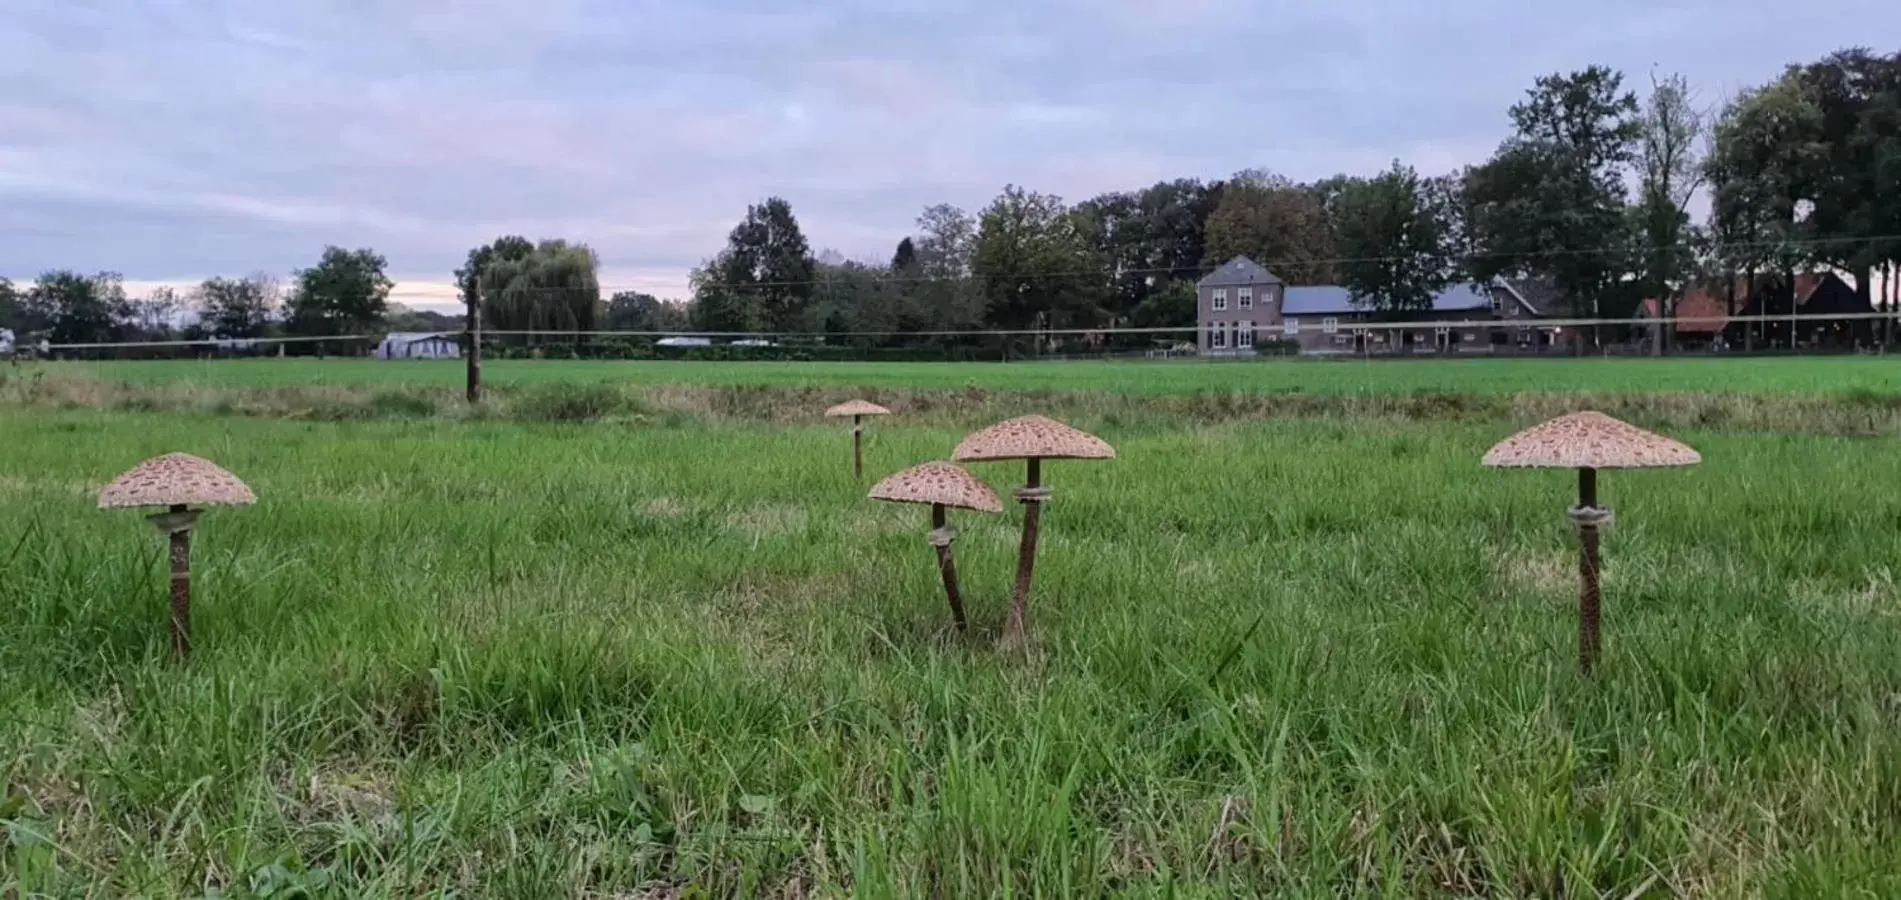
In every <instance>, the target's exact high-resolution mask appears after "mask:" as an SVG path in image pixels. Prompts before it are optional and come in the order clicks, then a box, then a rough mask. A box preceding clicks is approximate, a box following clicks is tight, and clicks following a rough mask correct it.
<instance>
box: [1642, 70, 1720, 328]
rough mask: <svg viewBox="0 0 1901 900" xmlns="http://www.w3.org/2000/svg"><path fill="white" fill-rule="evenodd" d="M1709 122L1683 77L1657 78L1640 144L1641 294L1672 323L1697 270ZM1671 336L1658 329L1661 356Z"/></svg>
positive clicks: (1644, 110)
mask: <svg viewBox="0 0 1901 900" xmlns="http://www.w3.org/2000/svg"><path fill="white" fill-rule="evenodd" d="M1704 119H1705V116H1704V114H1703V111H1702V110H1701V109H1699V108H1698V107H1697V105H1696V100H1695V97H1694V95H1693V94H1692V93H1691V91H1690V86H1689V82H1687V81H1685V80H1684V78H1683V76H1681V75H1672V76H1669V77H1668V78H1664V79H1662V80H1657V79H1656V78H1655V77H1654V76H1653V77H1652V79H1651V88H1650V97H1649V99H1648V100H1647V101H1646V102H1645V103H1644V108H1643V113H1642V116H1641V118H1640V119H1639V124H1640V126H1641V131H1640V134H1639V137H1638V142H1637V143H1638V173H1637V174H1638V186H1637V210H1636V216H1637V228H1636V232H1637V234H1638V235H1639V239H1640V243H1641V248H1640V254H1641V258H1640V259H1639V267H1640V268H1639V269H1638V273H1637V275H1638V282H1639V285H1640V288H1641V293H1643V295H1644V296H1646V297H1651V298H1655V299H1656V300H1657V302H1658V310H1657V314H1658V315H1659V316H1661V317H1663V318H1666V319H1667V318H1670V317H1672V316H1673V315H1674V313H1675V310H1676V298H1677V296H1678V295H1679V294H1681V293H1682V291H1683V288H1684V286H1685V283H1686V281H1687V280H1688V279H1689V277H1690V276H1691V274H1692V272H1693V271H1694V270H1695V268H1696V262H1697V260H1696V253H1695V249H1694V248H1693V247H1692V246H1690V243H1691V242H1690V240H1689V239H1690V237H1691V234H1690V232H1689V228H1690V214H1689V206H1690V199H1691V198H1692V197H1694V196H1696V192H1697V188H1698V187H1699V186H1701V185H1702V183H1703V176H1704V168H1703V160H1702V155H1701V152H1700V148H1701V147H1702V145H1703V144H1704V143H1706V136H1707V132H1708V129H1707V127H1706V122H1705V121H1704ZM1666 333H1667V330H1666V329H1658V333H1657V337H1658V339H1657V341H1656V343H1655V344H1654V345H1653V349H1654V350H1655V352H1657V353H1662V352H1663V344H1664V340H1663V338H1664V335H1665V334H1666Z"/></svg>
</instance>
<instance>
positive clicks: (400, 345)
mask: <svg viewBox="0 0 1901 900" xmlns="http://www.w3.org/2000/svg"><path fill="white" fill-rule="evenodd" d="M461 356H462V345H461V344H459V343H457V342H456V339H455V337H454V336H453V335H450V334H446V333H443V332H417V331H392V332H390V333H389V334H386V335H384V336H383V342H382V343H381V344H378V345H376V358H377V359H459V358H461Z"/></svg>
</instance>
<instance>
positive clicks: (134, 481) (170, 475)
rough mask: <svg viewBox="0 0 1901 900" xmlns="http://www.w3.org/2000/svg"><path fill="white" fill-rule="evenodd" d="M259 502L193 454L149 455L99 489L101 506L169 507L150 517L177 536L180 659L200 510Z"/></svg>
mask: <svg viewBox="0 0 1901 900" xmlns="http://www.w3.org/2000/svg"><path fill="white" fill-rule="evenodd" d="M256 502H257V495H255V494H253V493H251V489H250V488H248V487H245V485H244V482H242V481H239V480H238V477H237V476H236V475H233V474H231V473H230V472H226V471H225V470H223V469H221V468H218V467H217V466H216V465H215V464H213V463H211V462H210V461H208V460H204V459H200V458H198V457H196V456H192V455H191V454H189V453H167V454H165V455H164V456H158V457H153V458H152V459H148V460H146V461H144V462H142V463H139V464H138V465H137V466H134V467H133V468H132V470H131V471H129V472H127V473H125V474H124V475H120V476H119V477H118V479H117V480H115V481H113V482H112V483H111V484H108V485H106V486H105V487H104V488H102V489H100V491H99V508H100V509H133V508H139V507H148V506H157V507H165V508H166V511H165V512H161V513H156V514H153V515H151V516H147V519H149V520H150V521H151V523H152V524H153V525H156V526H158V530H160V531H163V532H165V533H166V534H169V535H171V561H172V650H173V651H174V652H176V653H177V654H178V656H179V658H180V659H183V658H184V657H186V656H189V655H190V654H191V527H192V525H193V524H194V523H196V522H197V521H198V512H199V510H200V509H203V508H205V507H211V506H250V505H251V504H253V503H256Z"/></svg>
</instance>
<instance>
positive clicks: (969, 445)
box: [951, 416, 1116, 643]
mask: <svg viewBox="0 0 1901 900" xmlns="http://www.w3.org/2000/svg"><path fill="white" fill-rule="evenodd" d="M1115 456H1116V451H1115V448H1114V447H1111V446H1109V444H1108V442H1107V441H1104V440H1103V439H1102V438H1099V437H1096V436H1095V435H1093V434H1089V433H1087V432H1083V431H1078V430H1076V429H1074V428H1071V427H1069V426H1068V425H1064V424H1063V423H1061V422H1058V421H1056V420H1055V419H1050V418H1046V417H1044V416H1022V417H1020V418H1015V419H1008V420H1006V421H1002V422H998V423H997V424H995V425H992V426H990V427H989V428H986V429H984V430H982V431H979V432H977V433H975V434H972V435H970V436H968V437H965V438H964V440H963V441H962V442H961V443H959V444H958V445H957V450H956V451H955V452H953V453H952V454H951V457H952V458H953V459H955V460H957V461H958V462H987V461H991V460H1004V459H1022V460H1028V461H1029V475H1028V477H1027V478H1026V479H1025V480H1024V485H1023V488H1022V489H1021V490H1018V491H1017V492H1016V498H1017V501H1018V502H1020V503H1022V504H1023V505H1024V510H1023V543H1022V545H1021V546H1020V547H1019V548H1018V550H1017V579H1016V587H1015V588H1014V589H1013V590H1012V591H1011V592H1010V621H1009V624H1008V625H1006V626H1005V627H1004V631H1003V639H1004V642H1005V643H1017V642H1020V641H1022V640H1023V634H1024V628H1025V620H1026V619H1027V618H1028V616H1029V603H1030V578H1031V576H1032V575H1033V574H1034V573H1035V570H1036V526H1037V519H1038V518H1039V512H1040V511H1041V510H1042V508H1043V504H1044V503H1045V502H1047V501H1048V500H1049V499H1050V496H1051V493H1052V492H1051V491H1050V489H1049V488H1047V487H1044V486H1043V481H1042V473H1043V468H1042V462H1043V460H1046V459H1115Z"/></svg>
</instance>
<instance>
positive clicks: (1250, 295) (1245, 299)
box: [1234, 287, 1254, 309]
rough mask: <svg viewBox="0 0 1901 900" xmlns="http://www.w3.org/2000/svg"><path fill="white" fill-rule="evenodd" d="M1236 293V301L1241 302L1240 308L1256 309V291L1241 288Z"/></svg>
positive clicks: (1249, 288)
mask: <svg viewBox="0 0 1901 900" xmlns="http://www.w3.org/2000/svg"><path fill="white" fill-rule="evenodd" d="M1234 293H1235V299H1236V300H1239V301H1240V306H1241V308H1242V309H1253V308H1254V289H1253V288H1251V287H1244V288H1240V289H1238V290H1236V291H1235V292H1234Z"/></svg>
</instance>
